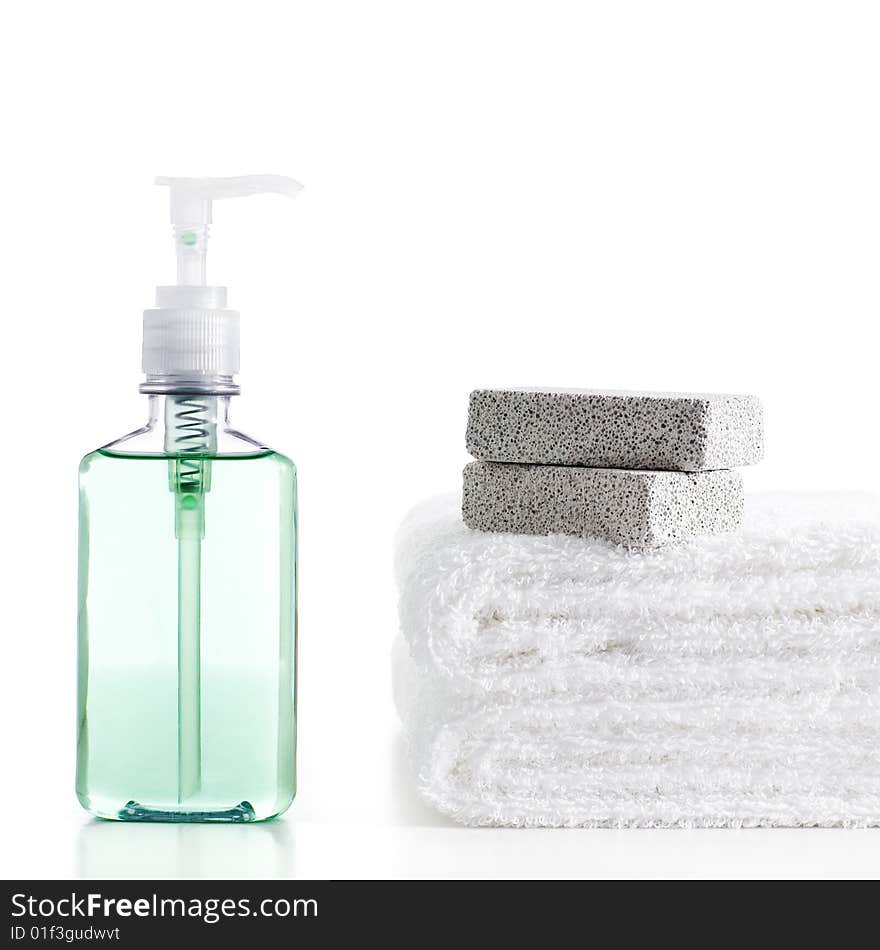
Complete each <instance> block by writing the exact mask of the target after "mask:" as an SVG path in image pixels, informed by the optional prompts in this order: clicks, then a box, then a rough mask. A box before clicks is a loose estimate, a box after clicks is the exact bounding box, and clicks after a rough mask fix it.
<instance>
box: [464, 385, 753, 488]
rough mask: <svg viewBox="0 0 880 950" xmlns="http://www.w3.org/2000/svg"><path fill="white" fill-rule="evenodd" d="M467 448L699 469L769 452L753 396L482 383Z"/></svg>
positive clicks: (563, 460) (543, 458)
mask: <svg viewBox="0 0 880 950" xmlns="http://www.w3.org/2000/svg"><path fill="white" fill-rule="evenodd" d="M467 450H468V452H469V453H470V454H471V455H472V456H473V457H474V458H475V459H479V460H481V461H484V462H520V463H528V464H538V465H584V466H587V467H590V468H634V469H664V470H669V471H681V472H698V471H707V470H710V469H721V468H736V467H737V466H740V465H752V464H754V463H755V462H759V461H760V460H761V459H762V458H763V456H764V432H763V413H762V409H761V403H760V401H759V400H758V399H757V398H756V397H755V396H733V395H721V394H699V393H630V392H611V391H601V390H586V389H584V390H581V389H567V390H566V389H478V390H475V391H474V392H472V393H471V396H470V405H469V409H468V427H467Z"/></svg>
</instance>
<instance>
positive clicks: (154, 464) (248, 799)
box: [76, 179, 296, 822]
mask: <svg viewBox="0 0 880 950" xmlns="http://www.w3.org/2000/svg"><path fill="white" fill-rule="evenodd" d="M261 180H263V181H265V179H261ZM179 181H181V180H179V179H175V180H171V181H166V182H165V183H172V182H179ZM182 181H184V182H185V183H190V182H191V180H182ZM196 181H197V183H199V185H200V187H201V188H202V189H207V190H209V191H208V193H209V194H210V196H211V197H218V196H221V197H226V196H229V195H230V191H228V190H227V191H226V192H224V193H222V194H219V195H218V194H217V193H211V191H210V189H212V188H213V189H214V190H215V192H216V191H217V190H219V191H221V192H222V191H223V189H222V187H221V186H220V185H218V184H217V183H218V182H220V183H229V182H238V183H241V182H246V183H249V187H250V189H251V190H241V188H242V186H241V185H240V184H239V190H238V191H232V192H231V194H233V195H234V194H247V193H252V192H253V185H252V182H253V179H219V180H217V179H207V180H196ZM179 187H183V188H191V187H192V186H191V185H190V184H184V185H182V186H179ZM228 187H229V186H228V184H227V188H228ZM257 190H270V189H268V188H267V189H262V188H261V189H257ZM271 190H275V189H271ZM186 197H189V196H188V195H187V196H186ZM177 198H178V205H180V201H179V198H180V196H179V195H178V196H177ZM200 200H202V201H204V198H203V197H200ZM191 204H192V203H190V205H191ZM199 213H200V214H201V215H202V216H205V214H206V212H205V209H204V207H202V209H201V211H200V212H199ZM174 214H175V195H174V185H173V184H172V218H173V219H174ZM207 216H208V219H210V203H209V202H208V209H207ZM197 223H198V222H196V224H197ZM184 224H186V222H184ZM188 234H189V231H187V229H186V228H185V227H182V226H181V225H180V222H179V221H175V238H176V240H181V239H182V240H181V243H182V245H183V253H185V254H190V253H191V248H192V246H193V244H192V243H187V242H189V241H190V239H189V237H188V236H187V235H188ZM202 238H203V239H202ZM206 239H207V227H205V233H204V235H203V236H202V237H200V240H201V245H202V247H201V252H202V265H203V255H204V244H205V242H206ZM195 243H198V242H195ZM188 264H190V265H191V264H192V261H189V262H188ZM179 272H180V269H179ZM191 273H192V271H191V269H190V270H189V271H188V274H189V275H191ZM201 273H202V277H203V275H204V267H203V266H202V269H201ZM190 279H191V277H190ZM180 290H181V292H182V294H183V298H184V302H185V303H189V304H192V303H193V301H194V300H195V302H196V303H199V302H200V300H199V294H200V293H202V291H204V294H203V296H202V298H201V302H202V303H205V302H209V303H211V304H214V306H212V307H204V306H202V307H201V308H200V307H198V306H196V307H193V306H184V307H180V306H178V307H174V306H171V307H169V306H160V309H158V310H153V311H147V313H146V314H145V339H144V368H145V371H146V373H147V379H146V382H145V383H143V384H142V385H141V389H142V391H143V392H145V393H147V394H148V399H149V416H148V421H147V424H146V425H145V426H143V427H142V428H140V429H137V430H136V431H134V432H132V433H130V434H129V435H126V436H124V437H122V438H121V439H118V440H116V441H114V442H111V443H109V444H108V445H106V446H104V447H103V448H100V449H98V450H96V451H94V452H91V453H89V454H88V455H86V456H85V457H84V458H83V460H82V462H81V464H80V542H79V682H78V697H79V699H78V733H77V779H76V789H77V795H78V797H79V800H80V802H81V803H82V805H83V806H84V807H85V808H86V809H87V810H89V811H90V812H91V813H92V814H94V815H97V816H99V817H102V818H115V819H123V820H141V821H240V822H244V821H255V820H261V819H266V818H271V817H273V816H275V815H278V814H280V813H281V812H283V811H284V810H285V809H286V808H287V807H288V806H289V805H290V803H291V801H292V800H293V796H294V793H295V787H296V776H295V653H296V651H295V643H296V471H295V468H294V465H293V463H292V462H291V461H290V460H289V459H288V458H286V457H284V456H283V455H280V454H278V453H277V452H275V451H273V450H272V449H270V448H268V447H267V446H265V445H263V444H262V443H261V442H258V441H256V440H254V439H251V438H250V437H248V436H246V435H243V434H242V433H241V432H238V431H236V430H235V429H233V428H232V427H231V425H230V422H229V417H228V412H229V402H230V397H231V395H234V394H236V393H237V392H238V387H237V385H236V384H235V382H234V378H233V373H234V372H236V371H237V368H238V339H237V332H238V322H237V314H234V313H233V312H232V311H227V310H225V309H223V308H224V307H225V290H223V288H207V287H204V285H196V284H181V285H180ZM171 291H172V288H160V289H159V294H158V296H159V302H160V304H162V303H164V304H168V302H169V301H171V302H172V303H176V302H177V301H175V299H174V294H173V293H172V292H171ZM220 291H223V293H219V292H220ZM206 328H207V329H206Z"/></svg>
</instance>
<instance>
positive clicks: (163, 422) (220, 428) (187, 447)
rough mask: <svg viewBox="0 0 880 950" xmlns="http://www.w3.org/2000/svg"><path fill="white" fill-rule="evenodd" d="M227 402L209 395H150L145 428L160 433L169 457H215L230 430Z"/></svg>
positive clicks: (228, 399) (222, 398)
mask: <svg viewBox="0 0 880 950" xmlns="http://www.w3.org/2000/svg"><path fill="white" fill-rule="evenodd" d="M229 401H230V397H229V396H225V395H216V394H213V393H202V394H196V393H189V394H188V393H175V394H169V395H165V396H160V395H157V394H150V397H149V401H148V406H149V418H148V421H147V426H148V428H150V429H157V430H159V431H160V432H161V433H162V442H163V448H164V451H165V452H166V453H168V454H169V455H216V454H217V452H218V451H219V445H218V442H219V437H220V436H221V435H222V433H223V432H225V431H226V430H228V429H229V428H230V422H229Z"/></svg>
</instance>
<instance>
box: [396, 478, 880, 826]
mask: <svg viewBox="0 0 880 950" xmlns="http://www.w3.org/2000/svg"><path fill="white" fill-rule="evenodd" d="M397 572H398V580H399V583H400V588H401V602H400V608H401V627H402V632H403V635H404V637H405V638H406V645H404V644H403V643H402V642H401V643H400V644H399V645H398V648H397V649H396V651H395V689H396V694H397V703H398V708H399V710H400V713H401V718H402V719H403V721H404V724H405V726H406V728H407V732H408V734H409V737H410V745H411V750H412V753H413V760H414V763H415V766H416V771H417V773H418V784H419V788H420V790H421V792H422V794H423V795H424V796H425V797H426V798H427V800H428V801H430V802H431V803H432V804H433V805H435V806H436V807H437V808H439V809H440V810H441V811H443V812H445V813H447V814H450V815H452V816H454V817H455V818H457V819H459V820H461V821H464V822H466V823H469V824H494V825H513V826H630V825H634V826H651V827H655V826H667V825H684V826H729V825H735V826H752V825H784V826H793V825H873V824H880V755H878V751H877V750H878V749H880V508H878V504H877V502H876V501H875V500H874V499H872V498H868V497H865V496H829V495H824V496H783V495H775V496H773V495H768V496H758V497H752V498H750V499H749V503H748V505H747V511H746V520H745V526H744V528H743V530H742V532H741V533H740V534H738V535H735V536H727V537H724V538H704V539H700V540H697V541H694V542H692V543H690V544H689V545H687V546H685V547H681V548H677V549H668V550H665V551H659V552H656V553H649V554H645V553H639V554H634V553H632V552H628V551H625V550H623V549H620V548H616V547H614V546H613V545H610V544H608V543H605V542H601V541H596V542H590V541H584V540H581V539H574V538H568V537H560V536H552V537H547V538H539V537H525V536H518V535H500V534H481V533H478V532H472V531H470V530H468V529H467V528H465V527H464V526H463V525H462V524H461V522H460V519H459V517H458V514H457V505H456V502H455V501H454V500H452V499H448V498H447V499H440V500H436V501H434V502H431V503H428V504H426V505H423V506H420V507H419V508H418V509H416V510H415V511H414V512H413V513H412V514H411V515H410V516H409V517H408V518H407V520H406V522H405V523H404V525H403V527H402V529H401V532H400V535H399V544H398V551H397Z"/></svg>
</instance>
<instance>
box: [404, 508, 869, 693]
mask: <svg viewBox="0 0 880 950" xmlns="http://www.w3.org/2000/svg"><path fill="white" fill-rule="evenodd" d="M396 571H397V579H398V586H399V589H400V618H401V629H402V632H403V635H404V637H405V638H406V640H407V642H408V643H409V645H410V649H411V652H412V654H413V657H414V658H415V660H416V663H417V665H418V666H419V667H420V668H421V669H423V670H424V671H426V672H432V673H436V674H438V675H440V676H442V677H444V678H447V679H451V680H454V681H457V682H459V683H468V684H471V685H476V686H480V687H483V688H485V689H490V690H498V689H500V690H505V691H511V692H518V691H523V692H526V693H535V692H543V691H545V690H546V689H548V688H551V689H552V688H558V689H566V688H569V687H570V686H571V685H572V682H573V681H574V682H575V683H581V682H582V679H583V677H582V673H583V671H584V668H587V669H588V670H590V671H593V670H595V669H596V666H597V661H599V665H600V666H601V667H602V668H605V667H608V668H610V667H611V666H612V665H613V664H614V663H617V665H618V666H619V667H620V668H622V669H623V668H626V669H629V670H636V669H650V668H651V666H652V665H655V664H656V663H658V662H659V661H660V660H664V659H666V660H669V661H670V662H671V661H673V660H678V661H681V662H685V661H694V662H696V661H698V660H700V659H703V660H706V661H711V662H710V664H709V667H708V669H710V670H719V669H720V664H721V663H722V662H729V661H731V660H737V661H746V660H750V659H753V660H760V661H769V660H773V659H775V660H778V661H781V662H783V664H784V663H785V662H787V661H788V660H790V659H792V658H795V657H799V656H804V655H805V656H807V657H809V658H812V659H814V660H816V661H828V662H831V661H833V660H836V659H840V660H845V659H847V660H848V659H853V658H855V659H856V661H857V662H861V660H862V659H865V657H863V656H862V654H865V653H867V654H868V657H867V658H869V659H871V660H872V661H873V660H874V659H875V658H876V657H877V656H878V655H880V642H878V638H877V635H876V630H877V628H878V624H880V503H878V501H877V500H876V499H875V498H874V497H873V496H866V495H833V494H824V495H783V494H766V495H757V496H750V497H749V498H748V501H747V505H746V513H745V519H744V525H743V528H742V530H741V531H740V532H738V533H737V534H731V535H723V536H720V537H709V538H700V539H697V540H695V541H692V542H690V543H688V544H687V545H683V546H681V547H677V548H668V549H665V550H660V551H656V552H633V551H628V550H626V549H624V548H621V547H617V546H615V545H613V544H610V543H608V542H605V541H600V540H595V541H589V540H583V539H580V538H571V537H565V536H561V535H551V536H548V537H532V536H527V535H514V534H494V533H483V532H478V531H472V530H470V529H469V528H466V527H465V526H464V524H463V523H462V522H461V517H460V515H459V514H458V503H457V501H456V499H455V498H454V497H453V496H448V497H443V498H439V499H434V500H433V501H431V502H427V503H425V504H423V505H420V506H419V507H417V508H416V509H415V510H414V511H413V512H412V513H411V514H410V515H409V516H408V517H407V519H406V520H405V521H404V523H403V525H402V526H401V529H400V531H399V534H398V543H397V557H396ZM759 665H760V664H759Z"/></svg>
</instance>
